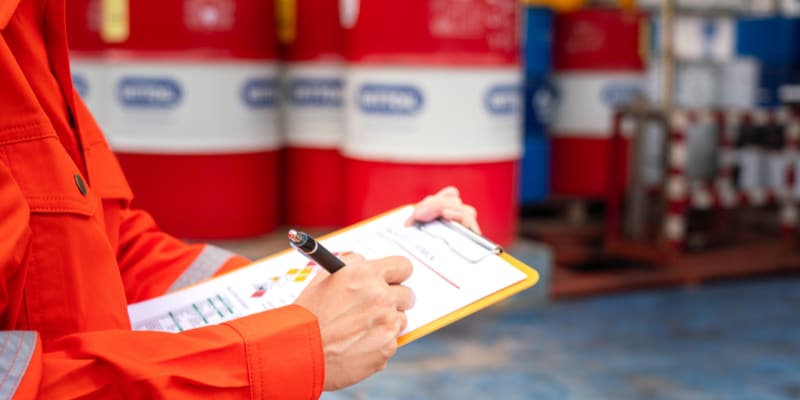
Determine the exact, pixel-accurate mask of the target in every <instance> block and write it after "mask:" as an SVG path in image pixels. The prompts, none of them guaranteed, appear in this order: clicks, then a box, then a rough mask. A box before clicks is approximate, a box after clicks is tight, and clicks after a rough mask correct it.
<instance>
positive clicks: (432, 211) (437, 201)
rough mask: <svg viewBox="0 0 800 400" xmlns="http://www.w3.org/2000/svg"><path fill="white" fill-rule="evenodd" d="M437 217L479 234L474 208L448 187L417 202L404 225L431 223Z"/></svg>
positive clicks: (476, 212) (453, 188)
mask: <svg viewBox="0 0 800 400" xmlns="http://www.w3.org/2000/svg"><path fill="white" fill-rule="evenodd" d="M438 217H443V218H445V219H449V220H452V221H457V222H460V223H461V224H462V225H464V226H466V227H467V228H469V229H471V230H472V231H474V232H477V233H481V228H480V226H479V225H478V211H477V210H476V209H475V207H472V206H471V205H469V204H464V202H463V201H462V200H461V197H460V195H459V192H458V189H456V188H455V187H452V186H448V187H446V188H444V189H442V190H440V191H439V192H438V193H437V194H435V195H432V196H428V197H426V198H425V199H423V200H422V201H421V202H419V204H417V206H416V207H415V208H414V212H413V213H412V215H411V217H410V218H409V219H408V220H407V221H406V223H405V225H406V226H410V225H411V224H413V222H414V221H423V222H427V221H432V220H434V219H436V218H438Z"/></svg>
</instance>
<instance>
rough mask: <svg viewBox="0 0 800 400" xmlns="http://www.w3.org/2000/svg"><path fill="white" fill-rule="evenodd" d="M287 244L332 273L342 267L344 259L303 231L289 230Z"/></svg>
mask: <svg viewBox="0 0 800 400" xmlns="http://www.w3.org/2000/svg"><path fill="white" fill-rule="evenodd" d="M289 244H291V245H292V247H294V248H295V249H297V250H298V251H299V252H301V253H303V254H304V255H305V256H306V257H308V258H310V259H311V260H313V261H314V262H316V263H317V264H319V266H321V267H322V268H325V269H326V270H327V271H328V272H330V273H334V272H336V271H338V270H339V269H341V268H342V267H344V265H345V264H344V261H342V260H341V259H339V257H336V256H335V255H333V253H331V252H330V251H328V249H326V248H325V247H323V246H322V245H321V244H320V243H319V242H318V241H316V240H315V239H314V238H313V237H311V236H310V235H308V234H307V233H305V232H298V231H296V230H294V229H290V230H289Z"/></svg>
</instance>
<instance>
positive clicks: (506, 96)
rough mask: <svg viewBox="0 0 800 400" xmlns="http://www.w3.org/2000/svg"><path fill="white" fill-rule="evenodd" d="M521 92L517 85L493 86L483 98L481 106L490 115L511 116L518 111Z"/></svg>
mask: <svg viewBox="0 0 800 400" xmlns="http://www.w3.org/2000/svg"><path fill="white" fill-rule="evenodd" d="M521 100H522V90H521V89H520V87H519V86H518V85H513V84H506V85H495V86H492V87H491V88H489V91H488V92H486V95H485V96H484V97H483V104H484V105H485V106H486V110H487V111H489V113H490V114H494V115H512V114H514V113H516V112H518V111H519V109H520V108H519V104H520V102H521Z"/></svg>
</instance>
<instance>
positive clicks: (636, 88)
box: [600, 82, 642, 107]
mask: <svg viewBox="0 0 800 400" xmlns="http://www.w3.org/2000/svg"><path fill="white" fill-rule="evenodd" d="M641 93H642V88H641V85H639V84H637V83H634V82H611V83H609V84H607V85H606V86H604V87H603V89H602V90H601V92H600V99H601V100H602V101H603V104H606V105H608V106H610V107H616V106H619V105H622V104H626V103H630V102H632V101H634V100H635V99H636V98H637V97H638V96H640V95H641Z"/></svg>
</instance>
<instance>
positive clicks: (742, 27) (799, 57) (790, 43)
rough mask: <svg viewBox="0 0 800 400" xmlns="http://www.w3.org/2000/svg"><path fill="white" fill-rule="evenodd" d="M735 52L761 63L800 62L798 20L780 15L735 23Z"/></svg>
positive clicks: (799, 19) (746, 19)
mask: <svg viewBox="0 0 800 400" xmlns="http://www.w3.org/2000/svg"><path fill="white" fill-rule="evenodd" d="M736 53H737V54H738V55H740V56H750V57H754V58H756V59H757V60H758V61H760V62H761V63H762V64H768V65H788V64H797V63H798V62H800V18H787V17H782V16H773V17H755V18H741V19H739V20H737V21H736Z"/></svg>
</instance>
